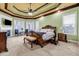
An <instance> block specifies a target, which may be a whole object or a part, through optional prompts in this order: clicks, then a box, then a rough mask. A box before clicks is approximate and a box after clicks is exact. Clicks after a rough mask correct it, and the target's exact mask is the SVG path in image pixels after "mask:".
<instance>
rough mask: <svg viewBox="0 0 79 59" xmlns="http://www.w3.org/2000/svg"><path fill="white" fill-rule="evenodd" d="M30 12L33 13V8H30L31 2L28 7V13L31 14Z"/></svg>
mask: <svg viewBox="0 0 79 59" xmlns="http://www.w3.org/2000/svg"><path fill="white" fill-rule="evenodd" d="M32 14H33V10H32V8H31V3H30V7H29V8H28V15H29V16H32Z"/></svg>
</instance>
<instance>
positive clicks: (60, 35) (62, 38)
mask: <svg viewBox="0 0 79 59" xmlns="http://www.w3.org/2000/svg"><path fill="white" fill-rule="evenodd" d="M58 40H59V41H64V42H67V34H64V33H58Z"/></svg>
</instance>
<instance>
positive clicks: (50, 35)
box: [42, 32, 55, 40]
mask: <svg viewBox="0 0 79 59" xmlns="http://www.w3.org/2000/svg"><path fill="white" fill-rule="evenodd" d="M54 35H55V34H54V33H53V32H47V33H46V34H43V36H42V38H43V40H49V39H51V38H52V37H54Z"/></svg>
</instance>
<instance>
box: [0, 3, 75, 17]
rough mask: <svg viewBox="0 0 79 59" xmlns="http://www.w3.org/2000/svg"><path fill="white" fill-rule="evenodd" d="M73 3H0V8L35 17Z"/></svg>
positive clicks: (19, 14)
mask: <svg viewBox="0 0 79 59" xmlns="http://www.w3.org/2000/svg"><path fill="white" fill-rule="evenodd" d="M74 4H76V3H0V9H1V10H3V11H4V12H6V13H8V14H11V15H14V16H18V17H22V18H35V17H38V16H41V15H44V14H47V13H51V12H52V11H55V10H57V9H62V8H66V7H68V6H71V5H74ZM30 9H32V13H33V15H31V16H30V15H29V14H28V12H29V10H30Z"/></svg>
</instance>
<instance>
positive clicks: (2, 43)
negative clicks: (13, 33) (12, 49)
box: [0, 32, 7, 52]
mask: <svg viewBox="0 0 79 59" xmlns="http://www.w3.org/2000/svg"><path fill="white" fill-rule="evenodd" d="M3 51H7V37H6V32H0V52H3Z"/></svg>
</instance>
